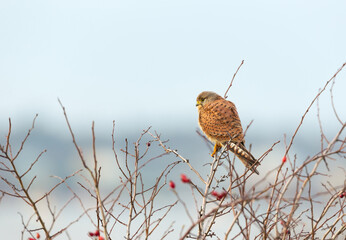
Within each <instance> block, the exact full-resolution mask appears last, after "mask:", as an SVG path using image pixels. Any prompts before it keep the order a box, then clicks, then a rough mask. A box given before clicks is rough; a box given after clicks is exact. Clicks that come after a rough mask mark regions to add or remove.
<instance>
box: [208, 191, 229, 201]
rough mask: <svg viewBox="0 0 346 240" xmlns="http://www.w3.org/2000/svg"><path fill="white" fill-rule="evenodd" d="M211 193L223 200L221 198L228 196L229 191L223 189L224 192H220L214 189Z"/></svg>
mask: <svg viewBox="0 0 346 240" xmlns="http://www.w3.org/2000/svg"><path fill="white" fill-rule="evenodd" d="M211 195H213V196H214V197H216V199H217V200H221V199H223V198H224V197H226V196H227V192H226V191H223V192H222V193H218V192H217V191H215V190H214V191H212V192H211Z"/></svg>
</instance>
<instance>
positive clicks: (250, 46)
mask: <svg viewBox="0 0 346 240" xmlns="http://www.w3.org/2000/svg"><path fill="white" fill-rule="evenodd" d="M345 9H346V3H345V1H341V0H336V1H312V0H307V1H297V0H292V1H277V0H276V1H269V0H268V1H221V0H220V1H203V0H202V1H201V0H198V1H197V0H191V1H189V0H175V1H168V0H161V1H159V0H157V1H152V0H148V1H144V0H142V1H132V0H128V1H115V0H113V1H106V0H102V1H91V0H83V1H76V0H68V1H65V0H59V1H52V0H45V1H39V0H34V1H18V0H11V1H0V109H1V114H0V134H1V141H3V140H4V138H3V137H4V136H5V135H6V132H7V126H8V118H9V117H10V118H11V120H12V124H13V127H14V129H16V131H17V134H20V133H21V132H23V131H24V130H25V131H26V129H28V128H29V127H30V126H31V121H32V119H33V117H34V116H35V114H36V113H38V114H39V117H38V119H37V127H38V128H39V129H41V134H43V135H45V136H49V139H54V138H58V139H59V138H62V139H65V138H66V139H67V138H69V136H68V132H67V127H66V123H65V121H64V116H63V113H62V109H61V107H60V105H59V103H58V98H59V99H60V100H61V102H62V103H63V105H64V106H65V107H66V109H67V113H68V116H69V118H70V121H71V124H72V126H73V128H74V129H75V130H76V131H77V133H79V134H81V135H87V136H90V127H91V122H92V121H95V126H96V129H97V130H98V131H100V132H101V133H102V134H108V135H107V137H108V136H109V135H110V133H111V129H112V121H113V120H115V124H116V128H117V131H118V132H119V135H120V136H121V137H126V136H127V135H130V136H134V135H136V134H137V135H138V134H139V133H140V132H141V130H142V129H146V128H147V127H149V126H152V127H153V129H155V130H158V131H159V132H161V133H163V134H164V135H166V136H170V137H172V138H173V139H174V137H175V136H176V135H180V138H181V137H183V136H185V135H193V134H195V130H196V128H197V127H198V123H197V110H196V108H195V101H196V97H197V95H198V93H200V92H202V91H205V90H210V91H215V92H217V93H219V94H220V95H224V93H225V91H226V89H227V87H228V85H229V84H230V81H231V79H232V76H233V74H234V73H235V71H236V70H237V68H238V66H239V65H240V63H241V61H242V60H244V64H243V65H242V67H241V68H240V70H239V72H238V74H237V76H236V78H235V80H234V83H233V86H232V88H231V89H230V91H229V93H228V100H231V101H233V102H234V103H235V104H236V106H237V108H238V112H239V114H240V118H241V120H242V122H243V125H247V124H249V123H250V121H251V120H254V123H253V124H252V126H251V129H250V131H249V134H248V137H249V138H250V140H251V141H252V140H258V139H265V143H266V144H267V143H268V142H273V141H274V140H277V139H278V138H282V136H283V134H285V133H287V134H288V136H291V135H292V134H293V131H294V129H295V128H296V126H297V125H298V123H299V121H300V118H301V116H302V114H303V113H304V112H305V110H306V108H307V107H308V105H309V104H310V102H311V101H312V99H313V98H314V96H315V95H316V94H317V92H318V90H319V89H320V88H321V87H323V86H324V84H325V82H326V81H327V80H329V79H330V78H331V77H332V76H333V75H334V73H335V72H336V71H337V70H338V69H339V68H340V67H341V65H342V64H343V63H344V62H345V61H346V44H345V42H346V31H344V25H345V23H346V14H345ZM345 90H346V69H344V70H343V71H341V72H340V74H339V75H338V76H337V78H336V83H335V87H334V101H335V107H336V109H338V110H339V111H338V112H339V115H340V117H341V118H342V119H345V118H346V112H345V110H344V109H345V103H346V95H345ZM320 109H321V119H322V121H323V122H324V123H325V124H326V129H327V131H328V130H329V129H330V130H331V132H333V130H335V129H337V127H336V126H337V121H336V119H335V117H334V115H333V111H332V109H331V107H330V95H329V91H326V92H325V93H324V94H323V95H322V96H321V100H320ZM306 123H307V124H306V127H305V130H306V133H307V135H303V136H302V137H301V139H300V141H302V142H304V143H306V145H309V142H310V140H309V139H311V136H318V134H319V129H318V125H317V124H318V123H317V120H316V107H313V108H312V110H311V112H310V113H309V115H308V116H307V118H306ZM316 129H317V132H315V130H316ZM310 133H311V134H312V135H309V134H310ZM313 133H314V134H315V135H313ZM257 142H258V144H259V145H260V144H262V145H263V144H264V143H263V142H260V140H258V141H257ZM35 143H36V142H35ZM317 143H318V139H317ZM37 145H39V144H36V145H35V147H37ZM179 146H180V147H182V148H184V145H182V144H181V145H179ZM182 151H183V152H184V151H185V152H188V149H182Z"/></svg>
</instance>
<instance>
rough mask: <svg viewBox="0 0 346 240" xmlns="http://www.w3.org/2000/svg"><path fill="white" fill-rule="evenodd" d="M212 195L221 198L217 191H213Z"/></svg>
mask: <svg viewBox="0 0 346 240" xmlns="http://www.w3.org/2000/svg"><path fill="white" fill-rule="evenodd" d="M211 195H213V196H214V197H218V196H219V193H218V192H217V191H215V190H214V191H212V192H211Z"/></svg>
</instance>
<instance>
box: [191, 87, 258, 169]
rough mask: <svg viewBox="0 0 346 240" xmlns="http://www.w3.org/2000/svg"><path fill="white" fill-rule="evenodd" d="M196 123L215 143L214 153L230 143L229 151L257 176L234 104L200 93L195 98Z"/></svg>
mask: <svg viewBox="0 0 346 240" xmlns="http://www.w3.org/2000/svg"><path fill="white" fill-rule="evenodd" d="M196 106H197V108H198V113H199V117H198V123H199V126H200V128H201V129H202V131H203V132H204V133H205V135H206V136H207V137H208V138H209V139H210V140H211V141H212V142H214V143H215V147H214V152H213V153H212V156H214V154H215V153H216V152H217V150H218V149H219V148H220V147H221V146H226V145H227V143H228V142H229V141H230V140H231V141H230V142H231V144H229V146H228V147H229V150H231V151H232V152H233V153H234V154H235V155H236V156H237V157H238V158H239V159H240V160H241V161H242V162H243V163H244V164H245V166H246V167H248V168H250V169H251V170H252V171H254V172H256V173H257V174H258V171H257V170H256V167H257V165H258V164H259V163H258V161H257V160H256V159H255V158H254V157H253V156H252V155H251V153H250V152H249V151H248V150H247V149H246V148H245V145H244V134H243V128H242V126H241V122H240V118H239V115H238V112H237V109H236V107H235V105H234V103H232V102H230V101H227V100H226V99H224V98H223V97H221V96H220V95H218V94H216V93H214V92H202V93H200V94H199V95H198V97H197V104H196Z"/></svg>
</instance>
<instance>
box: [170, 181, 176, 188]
mask: <svg viewBox="0 0 346 240" xmlns="http://www.w3.org/2000/svg"><path fill="white" fill-rule="evenodd" d="M169 187H170V188H172V189H174V188H175V183H174V182H173V181H169Z"/></svg>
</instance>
